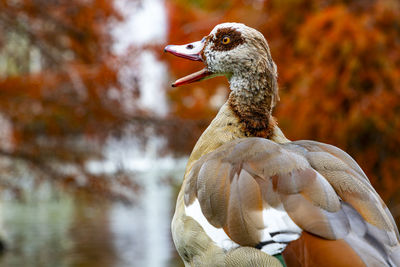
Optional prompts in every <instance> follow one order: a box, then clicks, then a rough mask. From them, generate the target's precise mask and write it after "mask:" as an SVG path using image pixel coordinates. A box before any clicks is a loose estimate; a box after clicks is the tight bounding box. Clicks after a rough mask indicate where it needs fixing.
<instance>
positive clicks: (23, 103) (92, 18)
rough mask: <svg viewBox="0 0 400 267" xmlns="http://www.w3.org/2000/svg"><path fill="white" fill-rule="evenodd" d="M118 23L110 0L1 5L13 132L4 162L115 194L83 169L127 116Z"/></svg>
mask: <svg viewBox="0 0 400 267" xmlns="http://www.w3.org/2000/svg"><path fill="white" fill-rule="evenodd" d="M119 20H121V16H120V14H119V13H118V12H117V10H116V8H115V6H114V1H108V0H93V1H80V0H74V1H47V0H34V1H30V0H21V1H18V0H17V1H9V0H1V1H0V116H1V117H2V118H3V121H7V122H8V123H9V124H10V125H11V127H10V131H9V135H8V136H3V137H2V138H4V139H5V138H7V139H5V140H6V141H7V143H8V145H7V146H2V147H0V155H3V156H6V157H8V158H11V159H13V160H16V161H18V160H19V161H21V162H20V163H19V165H21V164H28V165H27V167H28V169H29V172H30V173H31V177H32V178H35V177H36V178H38V177H39V180H40V179H41V178H43V177H48V178H49V177H50V178H52V179H53V181H55V182H58V184H61V185H68V186H72V187H79V188H84V189H85V190H89V191H91V192H103V191H109V189H108V188H109V187H110V185H109V181H108V180H105V179H103V180H101V179H95V177H94V176H93V175H90V174H89V173H87V172H86V170H85V168H84V163H85V161H86V160H87V159H88V158H89V157H92V158H93V157H99V156H100V152H99V149H97V144H98V143H99V142H100V141H101V140H103V139H104V138H105V136H106V135H107V134H108V133H109V132H110V130H112V129H114V128H115V127H117V126H118V125H119V124H121V121H123V120H124V119H125V117H126V116H125V114H124V112H123V110H122V108H121V105H119V103H117V101H116V100H115V99H113V98H110V97H109V92H110V90H120V84H119V81H118V67H117V64H116V63H117V59H116V58H115V56H114V55H113V53H112V36H111V32H110V25H111V23H112V22H116V21H119ZM0 127H2V128H4V125H0ZM2 163H4V161H2ZM17 165H18V164H17ZM7 166H8V165H7V164H2V167H1V168H2V173H6V172H5V169H7V168H8V167H7ZM10 166H13V167H10V168H15V164H12V165H10ZM24 166H25V165H24ZM4 168H5V169H4ZM37 172H39V173H41V174H39V175H38V174H37ZM35 173H36V174H35ZM17 177H18V175H16V174H15V173H14V174H13V175H12V179H5V178H4V176H3V179H2V180H1V183H2V187H6V188H10V187H13V186H16V184H18V182H16V180H18V179H17ZM40 177H41V178H40ZM79 177H81V178H79ZM82 177H86V178H85V179H83V178H82ZM79 179H80V182H79V183H78V182H77V181H78V180H79ZM82 179H83V180H82Z"/></svg>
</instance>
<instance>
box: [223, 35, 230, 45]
mask: <svg viewBox="0 0 400 267" xmlns="http://www.w3.org/2000/svg"><path fill="white" fill-rule="evenodd" d="M221 42H222V44H224V45H226V44H229V43H230V42H231V38H229V36H224V37H223V38H222V41H221Z"/></svg>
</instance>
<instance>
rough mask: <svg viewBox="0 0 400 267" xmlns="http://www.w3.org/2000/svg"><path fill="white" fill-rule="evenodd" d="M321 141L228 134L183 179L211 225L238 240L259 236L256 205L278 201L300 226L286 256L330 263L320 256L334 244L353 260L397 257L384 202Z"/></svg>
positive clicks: (257, 239) (383, 261)
mask: <svg viewBox="0 0 400 267" xmlns="http://www.w3.org/2000/svg"><path fill="white" fill-rule="evenodd" d="M322 148H324V146H323V145H321V144H317V146H316V147H314V144H313V143H311V142H310V143H308V142H307V141H301V142H292V143H286V144H277V143H274V142H272V141H270V140H266V139H261V138H245V139H237V140H234V141H231V142H229V143H227V144H225V145H222V146H221V147H219V148H218V149H216V150H215V151H213V152H211V153H209V154H207V155H205V156H203V157H202V158H201V159H200V160H198V161H197V162H196V163H195V164H194V165H193V168H192V171H191V172H190V173H189V175H188V177H187V179H188V183H189V184H190V185H194V184H196V186H197V187H195V188H197V191H188V194H189V195H190V194H194V195H195V196H196V197H197V198H198V199H199V202H200V205H201V208H202V211H203V214H204V215H205V217H206V218H207V219H208V221H209V222H210V223H211V224H213V225H214V226H216V227H222V228H223V229H224V230H225V232H226V233H227V234H228V236H229V237H230V238H231V239H232V240H233V241H235V242H236V243H238V244H239V245H241V246H255V245H256V244H258V243H259V242H260V241H261V240H260V230H262V229H263V218H262V210H263V209H267V208H269V207H277V208H278V207H283V208H284V210H285V211H286V212H287V214H288V215H289V216H290V217H291V219H292V220H293V221H294V222H295V223H296V224H297V225H298V226H300V227H301V228H302V229H303V230H305V231H306V232H305V233H307V234H303V236H305V237H302V238H301V239H300V240H299V241H295V242H294V243H293V242H292V243H293V245H292V243H291V245H289V250H288V252H285V253H286V254H287V255H288V256H287V257H288V259H289V260H290V261H293V262H296V261H298V262H299V263H298V264H305V263H307V262H308V263H307V264H309V263H310V262H311V263H320V264H321V265H318V266H329V264H331V263H327V264H328V265H323V264H322V261H323V260H324V259H329V260H331V259H332V260H333V259H334V257H333V256H331V255H336V257H337V256H338V255H339V254H336V253H337V252H336V251H334V249H337V248H338V247H340V249H338V251H339V252H340V253H342V252H343V255H347V256H348V257H349V259H352V260H354V261H355V262H356V263H357V264H360V265H353V266H364V263H365V264H366V265H367V266H374V265H373V264H372V265H371V264H370V263H369V262H372V263H374V262H375V263H379V264H381V265H382V266H384V265H385V264H386V265H388V264H389V263H390V262H392V263H393V262H396V257H397V256H396V255H395V254H393V253H392V252H391V251H397V248H398V247H399V243H398V240H397V228H396V227H395V226H394V225H393V222H392V221H391V220H390V219H391V218H392V217H391V216H388V214H390V213H388V212H387V210H386V206H385V205H384V204H383V202H382V201H381V199H380V198H379V196H378V195H377V193H376V192H375V190H374V189H373V188H372V186H371V185H370V183H369V181H368V180H367V178H366V177H364V176H363V173H362V172H360V171H359V170H358V168H356V166H355V165H354V164H353V163H350V164H347V161H346V156H343V154H340V153H339V152H338V151H337V150H334V149H332V148H329V149H325V150H324V149H322ZM329 151H334V152H335V155H332V154H330V153H329ZM343 153H344V152H343ZM338 155H339V156H338ZM199 166H200V167H199ZM194 181H196V182H194ZM192 198H193V196H189V197H188V199H192ZM308 233H310V234H308ZM328 240H336V241H328ZM314 246H320V247H317V248H315V250H314ZM302 247H303V248H302ZM285 251H286V250H285ZM299 253H303V255H300V254H299ZM318 253H320V254H321V255H322V256H316V254H318ZM330 253H331V254H330ZM392 254H393V255H392ZM323 255H325V256H323ZM347 256H346V257H347ZM346 262H347V261H346ZM307 264H306V265H304V266H309V265H307ZM332 264H333V262H332ZM340 264H342V263H340ZM343 264H344V265H338V266H346V265H345V264H346V263H345V262H343ZM289 266H290V265H289ZM312 266H314V265H312Z"/></svg>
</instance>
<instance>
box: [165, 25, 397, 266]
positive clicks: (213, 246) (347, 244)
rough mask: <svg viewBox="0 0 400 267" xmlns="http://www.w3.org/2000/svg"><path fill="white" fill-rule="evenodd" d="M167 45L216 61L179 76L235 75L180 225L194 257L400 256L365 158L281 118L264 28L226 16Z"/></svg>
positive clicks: (186, 190)
mask: <svg viewBox="0 0 400 267" xmlns="http://www.w3.org/2000/svg"><path fill="white" fill-rule="evenodd" d="M166 50H167V51H169V52H171V53H174V54H176V55H178V56H182V57H186V58H189V59H194V60H198V59H201V60H202V61H203V62H204V63H205V65H206V69H205V70H203V71H201V72H198V73H196V74H194V75H190V76H188V77H185V78H182V79H180V80H178V81H177V83H179V84H184V83H189V82H193V81H197V80H201V79H204V78H205V77H208V76H210V77H211V76H216V75H225V76H226V77H228V79H229V83H230V89H231V93H230V96H229V99H228V101H227V102H226V103H225V104H224V105H223V106H222V108H221V109H220V111H219V112H218V114H217V116H216V118H215V119H214V120H213V121H212V122H211V124H210V125H209V127H208V128H207V129H206V130H205V132H204V133H203V134H202V136H201V137H200V138H199V140H198V142H197V143H196V146H195V147H194V149H193V152H192V154H191V156H190V158H189V161H188V164H187V168H186V172H185V177H184V180H183V184H182V188H181V191H180V193H179V196H178V200H177V204H176V210H175V214H174V218H173V222H172V234H173V239H174V242H175V245H176V248H177V250H178V252H179V254H180V255H181V257H182V259H183V260H184V262H185V265H186V266H281V262H280V261H279V260H278V259H277V258H276V257H273V256H274V255H275V256H276V255H280V254H282V255H283V258H284V261H285V264H286V265H287V266H400V246H399V234H398V230H397V227H396V225H395V223H394V220H393V217H392V215H391V214H390V212H389V211H388V209H387V207H386V205H385V204H384V203H383V201H382V200H381V198H380V197H379V195H378V194H377V193H376V191H375V190H374V189H373V187H372V186H371V184H370V182H369V180H368V178H367V177H366V176H365V174H364V172H363V171H362V170H361V168H360V167H359V166H358V165H357V163H356V162H355V161H354V160H353V159H352V158H351V157H350V156H349V155H348V154H346V153H345V152H343V151H342V150H340V149H338V148H336V147H333V146H330V145H326V144H322V143H318V142H313V141H294V142H291V141H290V140H288V139H287V138H286V137H285V136H284V135H283V133H282V132H281V130H280V129H279V127H278V126H277V124H276V122H275V120H274V118H273V117H272V115H271V114H272V110H273V108H274V106H275V103H276V101H277V100H278V86H277V70H276V66H275V64H274V62H273V60H272V58H271V55H270V51H269V48H268V44H267V42H266V40H265V38H264V37H263V36H262V34H261V33H259V32H258V31H256V30H254V29H252V28H249V27H247V26H245V25H243V24H238V23H224V24H220V25H218V26H216V27H215V28H214V29H213V31H212V32H211V33H210V35H208V36H207V37H205V38H204V39H203V40H202V41H201V42H197V43H193V44H192V45H188V46H185V47H175V46H169V47H167V48H166ZM189 50H191V51H189ZM192 51H195V53H192ZM196 55H198V57H197V56H196Z"/></svg>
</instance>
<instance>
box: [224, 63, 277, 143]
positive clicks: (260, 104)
mask: <svg viewBox="0 0 400 267" xmlns="http://www.w3.org/2000/svg"><path fill="white" fill-rule="evenodd" d="M229 82H230V87H231V94H230V95H229V99H228V103H229V106H230V108H231V109H232V111H233V112H234V113H235V114H236V116H237V117H238V119H239V121H240V123H241V124H242V127H243V130H244V132H245V134H246V136H255V137H263V138H270V137H271V136H272V135H273V129H274V126H275V124H276V122H275V120H274V118H273V117H272V109H273V108H274V106H275V103H276V101H277V100H278V88H277V82H276V74H275V73H271V72H269V71H265V70H264V71H263V70H260V71H257V70H255V71H253V72H251V73H250V72H241V73H238V74H236V75H233V76H232V77H231V78H230V79H229Z"/></svg>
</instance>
